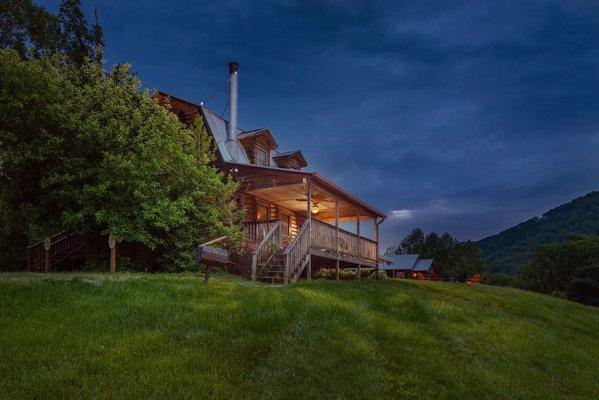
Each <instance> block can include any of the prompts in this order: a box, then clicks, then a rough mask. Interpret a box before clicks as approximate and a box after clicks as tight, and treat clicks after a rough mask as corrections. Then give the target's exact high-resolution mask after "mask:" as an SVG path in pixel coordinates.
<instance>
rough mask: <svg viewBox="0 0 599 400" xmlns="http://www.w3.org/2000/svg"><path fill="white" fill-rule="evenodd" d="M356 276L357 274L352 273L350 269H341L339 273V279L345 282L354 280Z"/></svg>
mask: <svg viewBox="0 0 599 400" xmlns="http://www.w3.org/2000/svg"><path fill="white" fill-rule="evenodd" d="M357 276H358V274H357V273H356V271H352V270H350V269H342V270H341V272H340V273H339V278H340V279H343V280H347V281H350V280H353V279H356V277H357Z"/></svg>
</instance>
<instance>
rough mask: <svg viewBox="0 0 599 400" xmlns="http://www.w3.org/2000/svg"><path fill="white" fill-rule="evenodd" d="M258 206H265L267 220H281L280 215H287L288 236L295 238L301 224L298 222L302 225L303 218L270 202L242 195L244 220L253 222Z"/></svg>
mask: <svg viewBox="0 0 599 400" xmlns="http://www.w3.org/2000/svg"><path fill="white" fill-rule="evenodd" d="M258 205H262V206H265V207H267V208H268V210H269V219H279V218H281V213H284V214H287V215H289V216H290V219H289V224H290V227H289V231H290V234H291V236H292V237H295V235H297V232H298V231H299V228H300V227H301V224H299V221H301V223H302V224H303V221H305V219H306V218H305V217H302V216H300V215H298V213H296V212H294V211H292V210H289V209H287V208H285V207H280V206H278V205H276V204H275V203H272V202H270V201H267V200H264V199H261V198H259V197H256V196H252V195H250V194H247V193H244V194H243V207H244V208H245V220H246V221H255V220H256V219H257V211H258Z"/></svg>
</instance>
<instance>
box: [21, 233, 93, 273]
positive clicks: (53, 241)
mask: <svg viewBox="0 0 599 400" xmlns="http://www.w3.org/2000/svg"><path fill="white" fill-rule="evenodd" d="M84 247H85V241H84V240H83V238H82V237H81V236H80V235H78V234H76V233H70V232H66V231H65V232H60V233H58V234H56V235H54V236H52V237H51V238H50V248H49V250H48V251H46V250H45V248H44V242H43V241H42V242H38V243H36V244H33V245H31V246H28V247H27V271H33V270H35V269H38V268H40V267H42V266H43V267H44V271H45V272H49V270H50V268H51V266H52V264H56V263H58V262H60V261H62V260H64V259H66V258H67V257H69V256H71V255H73V254H75V253H76V252H78V251H80V250H81V249H83V248H84Z"/></svg>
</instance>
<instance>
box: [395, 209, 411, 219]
mask: <svg viewBox="0 0 599 400" xmlns="http://www.w3.org/2000/svg"><path fill="white" fill-rule="evenodd" d="M413 215H414V211H413V210H408V209H404V210H391V218H394V219H409V218H411V217H412V216H413Z"/></svg>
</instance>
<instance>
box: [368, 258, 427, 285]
mask: <svg viewBox="0 0 599 400" xmlns="http://www.w3.org/2000/svg"><path fill="white" fill-rule="evenodd" d="M385 259H386V260H387V261H388V262H386V263H384V264H381V266H380V267H379V268H380V269H382V270H384V271H386V272H387V275H389V276H390V277H393V278H408V279H427V280H438V279H439V275H437V272H436V271H435V267H434V265H433V260H432V259H421V258H420V254H392V255H389V256H385Z"/></svg>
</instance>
